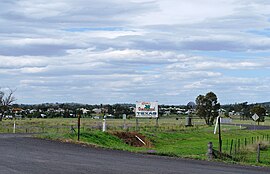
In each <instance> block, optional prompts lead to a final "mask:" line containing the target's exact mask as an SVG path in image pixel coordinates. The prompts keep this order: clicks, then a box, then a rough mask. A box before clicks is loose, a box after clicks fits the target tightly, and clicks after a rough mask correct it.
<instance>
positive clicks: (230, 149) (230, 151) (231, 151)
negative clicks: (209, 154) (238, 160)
mask: <svg viewBox="0 0 270 174" xmlns="http://www.w3.org/2000/svg"><path fill="white" fill-rule="evenodd" d="M232 148H233V139H232V141H231V148H230V155H232Z"/></svg>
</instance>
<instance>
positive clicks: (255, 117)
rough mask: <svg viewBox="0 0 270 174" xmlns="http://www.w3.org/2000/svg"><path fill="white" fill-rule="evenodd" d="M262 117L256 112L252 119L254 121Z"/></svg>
mask: <svg viewBox="0 0 270 174" xmlns="http://www.w3.org/2000/svg"><path fill="white" fill-rule="evenodd" d="M259 118H260V117H259V116H258V115H257V114H256V113H255V114H254V115H253V116H252V119H253V120H254V121H257V120H258V119H259Z"/></svg>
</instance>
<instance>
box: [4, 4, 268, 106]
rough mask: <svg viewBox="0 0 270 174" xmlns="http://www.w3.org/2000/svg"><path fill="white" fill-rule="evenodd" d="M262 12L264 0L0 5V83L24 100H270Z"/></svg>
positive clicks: (265, 17) (264, 14) (264, 13)
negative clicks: (213, 94)
mask: <svg viewBox="0 0 270 174" xmlns="http://www.w3.org/2000/svg"><path fill="white" fill-rule="evenodd" d="M269 14H270V3H269V2H268V1H263V0H259V1H256V2H254V1H251V0H245V1H239V0H227V1H225V0H221V1H214V0H205V1H203V2H202V1H200V0H189V1H187V0H186V1H177V0H155V1H148V0H128V1H126V0H116V1H109V0H100V1H87V0H78V1H73V0H65V1H64V0H60V1H57V2H56V1H48V0H47V1H45V0H38V1H32V0H22V1H2V2H0V22H1V29H0V75H1V76H0V82H1V83H0V86H4V87H5V86H14V87H16V88H17V89H18V92H17V95H18V97H17V98H18V99H19V100H18V102H30V103H35V102H37V103H40V102H56V101H60V102H70V101H74V102H85V103H103V102H107V103H117V102H134V101H136V100H158V101H160V102H161V103H168V104H169V103H174V104H179V103H181V104H185V103H187V102H188V101H190V100H194V99H195V98H196V96H197V95H198V94H201V93H203V94H204V93H206V92H208V91H210V90H211V91H214V92H217V93H218V96H219V97H220V99H221V101H223V102H226V103H229V102H231V103H234V102H238V101H246V100H247V101H262V100H270V98H267V96H269V95H268V94H269V92H268V90H267V89H269V84H270V83H269V78H268V77H267V75H266V74H267V72H268V71H269V69H270V64H269V61H268V59H269V52H270V40H269V36H270V31H269V17H268V16H269ZM224 53H225V54H224ZM223 54H224V55H223ZM249 94H250V95H249ZM32 96H37V97H35V98H33V97H32ZM262 96H264V97H263V98H261V97H262Z"/></svg>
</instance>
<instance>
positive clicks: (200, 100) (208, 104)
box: [196, 92, 220, 125]
mask: <svg viewBox="0 0 270 174" xmlns="http://www.w3.org/2000/svg"><path fill="white" fill-rule="evenodd" d="M196 104H197V108H196V114H197V116H199V117H200V118H203V119H204V120H205V123H206V124H207V125H213V123H214V120H215V118H217V116H218V110H219V109H220V104H219V103H218V101H217V96H216V94H215V93H213V92H208V93H207V94H206V95H205V96H204V95H199V96H198V97H197V98H196Z"/></svg>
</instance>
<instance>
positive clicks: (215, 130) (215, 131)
mask: <svg viewBox="0 0 270 174" xmlns="http://www.w3.org/2000/svg"><path fill="white" fill-rule="evenodd" d="M219 118H220V116H218V117H217V121H216V125H215V129H214V134H216V133H217V127H218V120H219Z"/></svg>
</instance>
